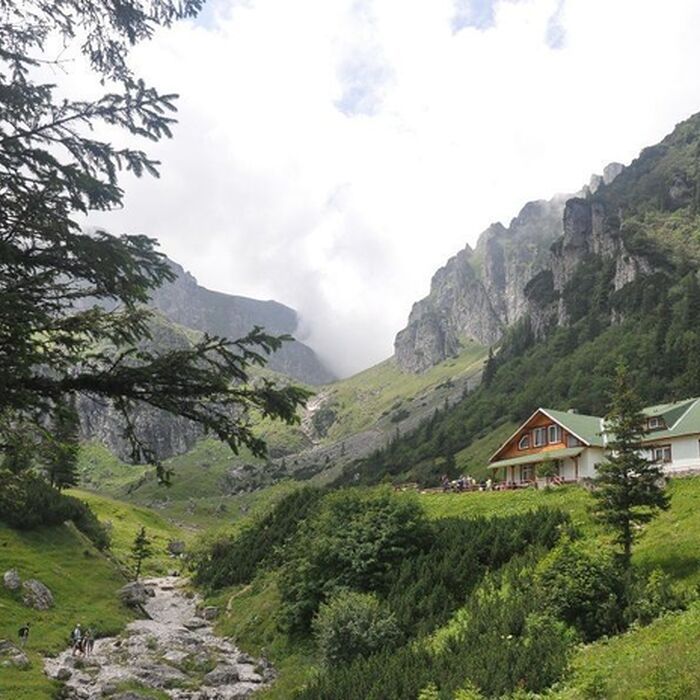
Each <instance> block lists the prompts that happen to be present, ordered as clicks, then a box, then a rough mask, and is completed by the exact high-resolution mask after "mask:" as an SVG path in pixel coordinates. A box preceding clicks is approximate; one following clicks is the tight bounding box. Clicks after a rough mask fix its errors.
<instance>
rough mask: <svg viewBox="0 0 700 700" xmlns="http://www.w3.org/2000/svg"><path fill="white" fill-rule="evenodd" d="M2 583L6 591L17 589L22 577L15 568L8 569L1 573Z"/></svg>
mask: <svg viewBox="0 0 700 700" xmlns="http://www.w3.org/2000/svg"><path fill="white" fill-rule="evenodd" d="M2 583H3V586H5V588H7V590H8V591H18V590H19V587H20V586H21V585H22V579H21V578H20V577H19V573H18V572H17V569H10V570H9V571H6V572H5V573H4V574H3V575H2Z"/></svg>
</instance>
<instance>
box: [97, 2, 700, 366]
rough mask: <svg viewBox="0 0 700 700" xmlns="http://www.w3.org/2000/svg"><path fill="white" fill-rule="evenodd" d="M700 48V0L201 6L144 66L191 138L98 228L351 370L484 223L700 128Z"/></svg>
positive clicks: (131, 185)
mask: <svg viewBox="0 0 700 700" xmlns="http://www.w3.org/2000/svg"><path fill="white" fill-rule="evenodd" d="M698 36H700V3H699V2H698V1H697V0H665V1H664V2H663V3H660V2H654V1H652V0H423V1H420V2H418V1H415V0H403V1H401V0H294V1H293V2H290V0H247V1H237V0H210V5H209V7H208V8H207V9H206V11H205V13H204V14H203V15H202V16H201V17H199V18H198V19H197V21H195V22H188V23H181V24H179V25H178V26H176V27H174V28H172V29H170V30H165V31H163V32H161V33H159V34H158V35H157V37H156V38H155V40H154V41H152V42H150V43H148V44H145V45H142V46H140V47H138V49H137V50H135V51H134V54H133V60H132V63H133V65H134V67H135V68H136V69H137V70H138V72H140V73H141V74H142V75H143V76H144V77H145V78H146V79H147V80H148V81H150V82H152V83H154V84H155V85H156V86H158V87H160V88H162V89H163V90H168V91H176V92H179V93H180V95H181V99H180V102H179V107H180V112H179V121H180V123H179V125H178V126H177V128H176V130H175V138H174V139H173V140H172V141H169V142H167V143H163V144H159V145H157V146H155V147H151V152H153V153H154V154H155V155H157V156H158V157H159V158H160V159H161V160H162V161H163V167H162V177H161V179H160V180H152V179H144V180H140V181H136V180H131V179H124V180H123V184H124V186H125V188H126V191H127V197H126V205H125V208H124V209H123V210H121V211H119V212H114V213H112V214H109V215H101V216H95V217H94V218H93V219H92V223H95V224H99V225H102V226H106V227H107V228H108V229H109V230H111V231H112V232H114V233H122V232H139V233H146V234H149V235H152V236H155V237H157V238H158V239H159V240H160V241H161V244H162V249H163V250H164V251H165V252H166V253H167V254H168V255H169V256H170V257H172V258H173V259H174V260H176V261H178V262H180V263H181V264H182V265H184V266H185V267H186V268H187V269H189V270H190V271H191V272H192V273H193V274H194V275H195V276H196V277H197V279H198V280H199V282H200V284H202V285H204V286H206V287H209V288H210V289H216V290H221V291H224V292H229V293H234V294H242V295H246V296H252V297H256V298H260V299H276V300H278V301H280V302H283V303H285V304H288V305H289V306H292V307H294V308H296V309H297V310H298V311H299V313H300V315H301V317H302V319H303V328H301V329H300V333H299V337H300V339H303V340H305V342H307V343H309V344H310V345H311V346H312V347H314V348H315V349H316V350H317V351H318V352H319V354H320V355H321V356H322V357H323V358H325V359H326V360H327V362H328V363H329V364H330V366H331V367H332V368H333V369H334V370H336V371H337V372H339V373H341V374H348V373H350V372H354V371H357V370H360V369H362V368H364V367H367V366H369V365H371V364H374V363H376V362H378V361H380V360H382V359H384V358H386V357H388V356H389V355H390V354H391V353H392V351H393V347H392V344H393V338H394V335H395V334H396V332H397V331H398V330H399V329H400V328H402V327H403V326H404V325H405V323H406V319H407V317H408V313H409V311H410V309H411V304H412V303H413V302H414V301H416V300H417V299H419V298H421V297H423V296H425V295H426V294H427V292H428V290H429V284H430V278H431V276H432V274H433V273H434V272H435V270H436V269H437V268H438V267H439V266H440V265H442V264H443V263H444V262H445V260H446V259H447V258H448V257H450V256H451V255H454V254H455V253H456V252H457V251H458V250H459V249H460V248H462V247H463V246H464V245H465V244H466V243H470V244H473V243H474V242H475V240H476V238H477V236H478V234H479V233H480V232H481V231H482V230H483V229H484V228H486V227H487V226H488V225H489V224H490V223H491V222H493V221H496V220H501V221H503V222H504V223H507V222H508V221H509V220H510V218H511V217H513V216H514V215H515V214H516V213H517V212H518V210H519V209H520V208H521V206H522V205H523V204H524V203H525V202H527V201H528V200H532V199H537V198H549V197H550V196H551V195H552V194H554V193H556V192H573V191H576V190H577V189H578V188H579V187H580V186H581V185H583V184H584V183H585V182H586V181H587V180H588V177H589V175H590V174H591V173H593V172H600V171H601V170H602V168H603V166H604V165H605V164H606V163H608V162H610V161H613V160H619V161H622V162H625V163H627V162H629V161H630V160H631V159H633V158H634V157H635V156H636V155H637V153H638V152H639V150H640V149H641V148H642V147H644V146H646V145H651V144H652V143H654V142H656V141H658V140H659V139H660V138H662V137H663V136H664V135H665V134H666V133H667V132H669V131H670V130H671V129H672V128H673V126H674V125H675V124H676V123H677V122H678V121H681V120H682V119H684V118H686V117H688V116H690V114H692V113H694V112H696V111H700V80H698V74H697V70H698V66H700V41H698Z"/></svg>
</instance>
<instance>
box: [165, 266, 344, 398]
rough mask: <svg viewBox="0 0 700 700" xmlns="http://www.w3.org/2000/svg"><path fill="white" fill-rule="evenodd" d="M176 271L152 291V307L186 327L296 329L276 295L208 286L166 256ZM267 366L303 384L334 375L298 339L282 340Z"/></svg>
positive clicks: (217, 331) (240, 331)
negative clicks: (266, 298)
mask: <svg viewBox="0 0 700 700" xmlns="http://www.w3.org/2000/svg"><path fill="white" fill-rule="evenodd" d="M170 266H171V268H172V270H173V272H174V273H175V275H176V279H175V281H174V282H168V283H166V284H164V285H163V286H162V287H160V288H159V289H156V290H155V291H154V292H153V294H152V295H151V304H152V306H153V307H155V308H156V309H158V310H159V311H161V312H163V314H165V316H167V317H168V318H169V319H171V320H172V321H175V322H176V323H180V324H182V325H183V326H186V327H187V328H192V329H194V330H198V331H203V332H205V333H209V334H211V335H220V336H223V337H225V338H231V339H232V340H236V339H238V338H240V337H242V336H244V335H245V334H246V333H248V332H249V331H250V330H252V329H253V327H254V326H262V327H263V328H265V330H266V331H267V332H268V333H272V334H274V335H283V334H289V335H294V334H298V332H299V316H298V315H297V312H296V311H294V309H290V308H289V307H288V306H285V305H284V304H280V303H278V302H276V301H259V300H257V299H249V298H247V297H241V296H234V295H232V294H224V293H222V292H213V291H211V290H209V289H206V288H205V287H202V286H200V285H199V284H198V283H197V280H196V279H195V278H194V277H193V276H192V275H191V274H190V273H189V272H186V271H185V270H184V268H183V267H181V266H180V265H178V264H177V263H174V262H172V261H171V262H170ZM268 366H269V367H270V369H274V370H276V371H277V372H281V373H282V374H286V375H288V376H289V377H292V379H296V380H297V381H300V382H305V383H307V384H326V383H328V382H330V381H332V380H333V379H334V378H335V377H334V376H333V374H332V373H331V372H330V371H329V370H328V369H327V368H326V367H325V366H324V365H323V363H322V362H321V361H320V360H319V358H318V357H317V356H316V354H315V353H314V351H313V350H312V349H311V348H309V347H308V346H307V345H304V344H303V343H302V342H299V341H298V340H295V341H294V342H289V343H285V344H284V345H283V346H282V348H280V350H278V351H277V352H276V353H274V354H273V355H271V356H270V359H269V363H268Z"/></svg>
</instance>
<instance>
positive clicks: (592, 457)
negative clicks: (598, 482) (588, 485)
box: [578, 447, 605, 479]
mask: <svg viewBox="0 0 700 700" xmlns="http://www.w3.org/2000/svg"><path fill="white" fill-rule="evenodd" d="M604 461H605V450H604V449H603V448H602V447H587V448H586V449H585V450H584V451H583V452H582V453H581V455H580V457H579V458H578V477H579V479H592V478H593V477H595V476H596V468H595V467H596V464H598V463H600V462H604Z"/></svg>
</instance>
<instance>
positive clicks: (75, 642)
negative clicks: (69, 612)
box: [70, 622, 83, 656]
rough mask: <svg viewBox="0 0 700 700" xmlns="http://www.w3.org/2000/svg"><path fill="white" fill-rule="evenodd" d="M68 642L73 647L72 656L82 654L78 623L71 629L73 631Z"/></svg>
mask: <svg viewBox="0 0 700 700" xmlns="http://www.w3.org/2000/svg"><path fill="white" fill-rule="evenodd" d="M70 641H71V644H72V646H73V656H75V655H76V654H77V653H78V652H80V653H82V651H83V631H82V629H81V628H80V623H79V622H78V623H77V624H76V626H75V628H74V629H73V631H72V632H71V633H70Z"/></svg>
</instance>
